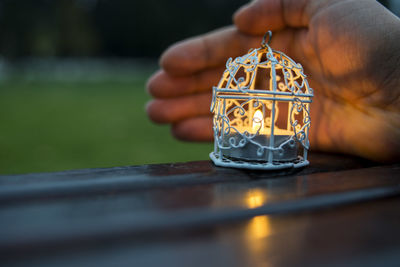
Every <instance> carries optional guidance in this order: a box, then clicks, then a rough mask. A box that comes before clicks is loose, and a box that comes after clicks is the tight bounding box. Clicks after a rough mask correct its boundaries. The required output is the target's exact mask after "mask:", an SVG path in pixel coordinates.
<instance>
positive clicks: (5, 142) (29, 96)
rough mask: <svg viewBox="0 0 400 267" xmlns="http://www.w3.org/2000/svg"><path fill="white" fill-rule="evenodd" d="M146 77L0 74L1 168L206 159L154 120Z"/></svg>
mask: <svg viewBox="0 0 400 267" xmlns="http://www.w3.org/2000/svg"><path fill="white" fill-rule="evenodd" d="M145 80H146V76H145V75H141V76H140V77H137V78H136V79H133V80H129V81H118V80H114V81H113V80H109V81H102V82H96V81H94V82H89V81H79V80H78V81H76V80H75V81H71V82H62V81H51V80H42V81H41V80H35V81H31V82H28V81H24V80H22V81H20V80H18V79H13V80H7V81H3V82H1V83H0V123H1V124H0V174H16V173H30V172H49V171H58V170H67V169H80V168H94V167H109V166H122V165H138V164H150V163H166V162H180V161H191V160H204V159H207V158H208V153H209V152H210V151H211V149H212V146H211V144H194V143H183V142H179V141H176V140H174V139H173V138H172V136H171V134H170V130H169V127H168V126H158V125H154V124H152V123H151V122H150V121H149V120H148V118H147V116H146V114H145V112H144V105H145V103H146V102H147V101H148V100H149V99H150V97H149V96H147V94H146V93H145V92H144V84H145Z"/></svg>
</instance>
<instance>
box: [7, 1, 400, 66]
mask: <svg viewBox="0 0 400 267" xmlns="http://www.w3.org/2000/svg"><path fill="white" fill-rule="evenodd" d="M247 2H248V1H246V0H218V1H216V0H201V1H188V0H168V1H165V0H163V1H162V0H146V1H130V0H112V1H111V0H57V1H56V0H1V1H0V55H2V56H3V57H4V58H6V59H8V60H15V59H21V58H23V57H54V56H55V57H82V56H85V57H135V58H137V57H157V56H159V55H160V53H161V52H162V50H163V49H165V48H166V47H167V46H168V45H169V44H171V43H173V42H175V41H177V40H180V39H182V38H186V37H189V36H191V35H194V34H199V33H204V32H207V31H210V30H212V29H215V28H217V27H220V26H224V25H228V24H231V16H232V14H233V12H234V11H235V10H236V9H237V8H238V7H240V6H241V5H243V4H245V3H247ZM380 2H382V3H383V4H384V5H386V6H389V5H390V3H392V6H393V7H394V6H395V5H397V6H398V5H399V4H398V3H396V2H398V0H391V1H390V0H386V1H385V0H382V1H380Z"/></svg>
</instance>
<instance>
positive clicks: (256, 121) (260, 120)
mask: <svg viewBox="0 0 400 267" xmlns="http://www.w3.org/2000/svg"><path fill="white" fill-rule="evenodd" d="M262 128H264V115H263V113H262V112H261V110H256V112H255V113H254V116H253V132H257V131H258V130H260V131H261V130H262Z"/></svg>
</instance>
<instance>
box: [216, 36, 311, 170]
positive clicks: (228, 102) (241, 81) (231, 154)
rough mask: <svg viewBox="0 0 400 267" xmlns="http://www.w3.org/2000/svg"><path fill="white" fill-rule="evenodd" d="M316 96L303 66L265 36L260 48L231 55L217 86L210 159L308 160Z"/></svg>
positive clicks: (245, 163) (244, 162)
mask: <svg viewBox="0 0 400 267" xmlns="http://www.w3.org/2000/svg"><path fill="white" fill-rule="evenodd" d="M267 34H268V33H267ZM267 34H266V37H265V38H267ZM269 40H270V39H269ZM312 97H313V91H312V89H311V88H310V87H309V85H308V82H307V79H306V76H305V75H304V73H303V68H302V66H301V65H300V64H298V63H296V62H294V61H293V60H292V59H290V58H289V57H288V56H286V55H285V54H283V53H282V52H278V51H275V50H273V49H271V48H270V47H269V45H268V42H266V40H264V41H263V44H262V47H261V48H258V49H252V50H250V51H249V53H248V54H246V55H244V56H241V57H237V58H235V59H232V58H229V59H228V60H227V62H226V70H225V71H224V73H223V75H222V78H221V80H220V82H219V83H218V85H217V86H216V87H214V88H213V94H212V102H211V107H210V110H211V112H213V113H214V119H213V130H214V139H215V142H214V152H212V153H211V154H210V157H211V159H212V160H213V161H214V163H215V164H217V165H219V166H230V167H238V168H250V169H279V168H287V167H301V166H305V165H307V164H308V161H307V150H308V149H309V141H308V133H309V129H310V125H311V119H310V103H311V98H312ZM300 148H302V149H303V153H302V154H300V153H299V152H300Z"/></svg>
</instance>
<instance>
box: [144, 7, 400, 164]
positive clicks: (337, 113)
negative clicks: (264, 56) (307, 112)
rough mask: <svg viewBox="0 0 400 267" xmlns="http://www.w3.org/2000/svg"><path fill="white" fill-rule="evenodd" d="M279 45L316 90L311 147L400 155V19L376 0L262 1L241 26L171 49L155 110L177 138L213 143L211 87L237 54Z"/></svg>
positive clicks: (389, 157)
mask: <svg viewBox="0 0 400 267" xmlns="http://www.w3.org/2000/svg"><path fill="white" fill-rule="evenodd" d="M268 30H272V31H273V37H272V42H271V44H270V46H271V47H272V48H273V49H275V50H279V51H282V52H284V53H285V54H287V55H288V56H289V57H291V58H293V59H294V60H295V61H296V62H300V63H301V64H302V65H303V67H304V73H305V74H306V75H307V76H308V81H309V84H310V87H312V88H313V89H314V95H315V96H314V98H313V104H312V105H311V129H310V136H309V138H310V143H311V149H312V150H319V151H328V152H339V153H346V154H351V155H356V156H361V157H364V158H367V159H370V160H375V161H382V162H390V161H398V160H399V159H400V42H399V41H400V19H399V18H398V17H396V16H395V15H394V14H392V13H391V12H390V11H388V10H387V9H385V8H384V7H383V6H381V5H380V4H379V3H378V2H376V1H375V0H258V1H253V2H251V3H249V4H247V5H245V6H243V7H242V8H241V9H239V10H238V11H237V12H236V13H235V14H234V25H233V26H230V27H226V28H223V29H219V30H216V31H214V32H211V33H208V34H205V35H201V36H198V37H194V38H190V39H188V40H184V41H182V42H179V43H177V44H175V45H173V46H171V47H170V48H168V49H167V50H166V51H165V52H164V54H163V55H162V56H161V60H160V65H161V70H159V71H158V72H157V73H155V74H154V75H153V76H152V77H151V78H150V79H149V81H148V84H147V89H148V91H149V92H150V94H151V95H152V96H153V97H154V98H155V99H154V100H152V101H151V102H149V103H148V104H147V113H148V115H149V117H150V118H151V120H153V121H154V122H157V123H169V124H172V133H173V135H174V136H175V137H177V138H178V139H182V140H187V141H211V140H212V139H213V133H212V117H211V114H210V111H209V107H210V101H211V90H212V89H211V88H212V86H214V85H216V84H217V83H218V81H219V79H220V78H221V75H222V72H223V71H224V69H225V63H226V60H227V59H228V58H229V57H233V58H234V57H237V56H241V55H243V54H245V53H247V51H248V50H249V49H250V48H258V47H260V42H261V39H262V36H263V34H264V33H265V32H266V31H268Z"/></svg>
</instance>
